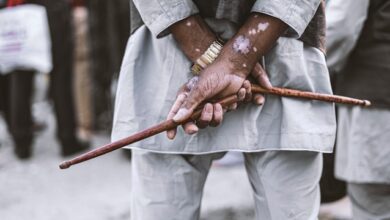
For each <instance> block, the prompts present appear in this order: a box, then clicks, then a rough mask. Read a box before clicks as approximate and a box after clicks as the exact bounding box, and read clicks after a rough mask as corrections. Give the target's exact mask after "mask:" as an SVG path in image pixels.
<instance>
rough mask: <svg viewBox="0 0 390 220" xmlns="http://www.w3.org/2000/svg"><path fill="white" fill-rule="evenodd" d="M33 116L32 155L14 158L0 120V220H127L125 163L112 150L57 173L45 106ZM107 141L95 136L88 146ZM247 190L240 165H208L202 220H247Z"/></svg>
mask: <svg viewBox="0 0 390 220" xmlns="http://www.w3.org/2000/svg"><path fill="white" fill-rule="evenodd" d="M34 109H35V114H36V115H37V118H38V119H39V120H43V121H45V122H46V123H48V125H49V127H48V129H47V130H46V131H45V132H44V133H42V134H39V135H38V136H37V138H36V142H35V145H34V157H33V158H32V159H31V160H29V161H26V162H21V161H19V160H17V159H16V158H15V157H14V155H13V152H12V150H13V148H12V147H13V146H12V143H11V141H10V139H9V136H8V133H7V132H6V128H5V125H4V121H3V120H2V118H1V117H0V142H1V147H0V219H1V220H26V219H29V220H53V219H56V220H69V219H72V220H122V219H129V213H130V211H129V192H130V188H131V184H130V162H129V161H128V160H127V159H126V158H125V157H124V156H123V154H122V152H120V151H118V152H114V153H112V154H109V155H106V156H103V157H101V158H98V159H96V160H92V161H89V162H87V163H85V164H81V165H77V166H75V167H72V168H70V169H69V170H60V169H58V164H59V163H60V162H61V161H62V160H64V158H61V157H60V156H59V146H58V144H57V142H56V140H55V138H54V130H55V123H54V117H53V114H52V111H51V107H50V106H49V105H48V104H47V103H44V102H43V103H40V104H37V105H36V106H35V107H34ZM108 141H109V139H108V136H107V135H96V136H95V137H94V140H93V145H94V146H99V145H101V144H105V143H107V142H108ZM252 206H253V204H252V197H251V191H250V186H249V183H248V180H247V176H246V174H245V171H244V168H243V167H242V166H236V167H233V168H224V167H214V168H213V169H212V170H211V173H210V175H209V178H208V180H207V183H206V187H205V191H204V200H203V203H202V219H203V220H206V219H212V220H219V219H221V220H222V219H224V220H249V219H253V210H252Z"/></svg>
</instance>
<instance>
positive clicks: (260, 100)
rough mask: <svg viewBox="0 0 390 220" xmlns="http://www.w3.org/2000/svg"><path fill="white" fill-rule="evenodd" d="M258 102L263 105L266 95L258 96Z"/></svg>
mask: <svg viewBox="0 0 390 220" xmlns="http://www.w3.org/2000/svg"><path fill="white" fill-rule="evenodd" d="M255 101H256V104H258V105H262V104H264V97H262V96H261V97H258V98H256V100H255Z"/></svg>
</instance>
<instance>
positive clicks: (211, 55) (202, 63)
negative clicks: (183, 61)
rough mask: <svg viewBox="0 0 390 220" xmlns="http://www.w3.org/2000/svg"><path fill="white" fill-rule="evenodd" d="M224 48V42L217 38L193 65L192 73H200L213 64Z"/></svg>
mask: <svg viewBox="0 0 390 220" xmlns="http://www.w3.org/2000/svg"><path fill="white" fill-rule="evenodd" d="M222 48H223V42H222V40H220V39H215V40H214V41H213V42H212V43H211V44H210V46H209V47H208V48H207V49H205V52H204V53H203V54H202V55H201V56H200V57H199V58H198V59H196V61H195V62H194V64H193V65H192V67H191V70H192V73H193V74H194V75H198V74H199V73H200V72H201V71H202V70H203V69H205V68H206V67H207V66H208V65H210V64H212V63H213V62H214V60H216V59H217V57H218V56H219V54H220V52H221V50H222Z"/></svg>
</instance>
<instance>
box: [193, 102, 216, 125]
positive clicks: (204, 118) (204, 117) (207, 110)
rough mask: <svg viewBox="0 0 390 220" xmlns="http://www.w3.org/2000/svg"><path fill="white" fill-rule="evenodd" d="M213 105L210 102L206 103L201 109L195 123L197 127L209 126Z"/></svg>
mask: <svg viewBox="0 0 390 220" xmlns="http://www.w3.org/2000/svg"><path fill="white" fill-rule="evenodd" d="M213 111H214V107H213V105H212V104H210V103H207V104H206V105H205V106H204V107H203V110H202V114H201V115H200V118H199V119H198V120H197V123H196V124H197V125H198V127H199V128H205V127H207V126H209V124H210V122H211V120H212V119H213Z"/></svg>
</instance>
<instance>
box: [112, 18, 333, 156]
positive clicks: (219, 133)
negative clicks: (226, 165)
mask: <svg viewBox="0 0 390 220" xmlns="http://www.w3.org/2000/svg"><path fill="white" fill-rule="evenodd" d="M265 61H266V65H265V67H266V70H267V72H268V75H269V77H270V80H271V83H272V84H273V85H274V86H278V87H286V88H293V89H300V90H305V91H314V92H320V93H328V94H330V93H332V91H331V87H330V81H329V74H328V70H327V67H326V62H325V57H324V54H323V53H322V52H321V51H320V50H318V49H316V48H313V47H309V46H305V45H304V44H303V43H302V42H301V41H299V40H296V39H294V38H284V37H281V38H280V39H279V40H278V41H277V43H276V45H275V47H274V48H273V49H272V50H271V51H270V52H269V53H268V55H267V56H266V57H265ZM190 66H191V63H190V61H189V60H188V59H187V58H186V57H185V55H184V54H183V53H182V52H181V51H180V49H179V48H178V47H177V45H176V43H175V41H174V39H173V38H172V36H170V35H168V36H166V37H163V38H160V39H157V38H156V37H155V36H154V35H153V34H152V33H151V32H150V30H149V29H148V28H147V27H146V26H142V27H140V28H139V29H138V30H137V31H136V32H135V33H134V34H133V35H132V36H131V37H130V39H129V42H128V45H127V49H126V54H125V57H124V60H123V64H122V69H121V73H120V77H119V83H118V90H117V96H116V102H115V115H114V122H113V131H112V140H113V141H115V140H118V139H120V138H124V137H126V136H129V135H131V134H133V133H135V132H138V131H140V130H143V129H146V128H148V127H150V126H152V125H154V124H156V123H158V122H161V121H163V120H165V118H166V116H167V114H168V111H169V109H170V107H171V105H172V103H173V102H174V100H175V97H176V92H177V90H178V88H179V87H180V86H181V85H182V84H184V83H185V82H186V81H187V80H188V79H189V78H191V77H192V75H191V73H190ZM335 130H336V123H335V114H334V105H333V104H330V103H324V102H319V101H307V100H299V99H293V98H281V97H277V96H273V95H267V96H266V102H265V104H264V106H263V107H258V106H256V105H253V104H245V105H242V106H240V107H239V108H238V110H237V111H234V112H229V113H227V114H225V116H224V121H223V123H222V125H220V126H219V127H217V128H207V129H203V130H201V131H199V132H198V133H197V134H196V135H186V134H184V132H183V130H182V129H181V128H179V129H178V135H177V137H176V138H175V140H173V141H172V140H169V139H168V138H167V137H166V134H159V135H156V136H154V137H151V138H148V139H146V140H143V141H141V142H138V143H136V144H133V145H131V146H129V147H132V148H142V149H148V150H150V151H154V152H165V153H191V154H203V153H210V152H222V151H244V152H257V151H266V150H299V151H302V150H304V151H317V152H332V149H333V144H334V139H335Z"/></svg>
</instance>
